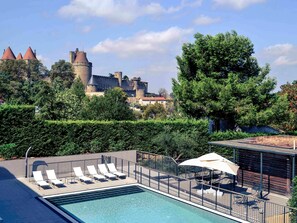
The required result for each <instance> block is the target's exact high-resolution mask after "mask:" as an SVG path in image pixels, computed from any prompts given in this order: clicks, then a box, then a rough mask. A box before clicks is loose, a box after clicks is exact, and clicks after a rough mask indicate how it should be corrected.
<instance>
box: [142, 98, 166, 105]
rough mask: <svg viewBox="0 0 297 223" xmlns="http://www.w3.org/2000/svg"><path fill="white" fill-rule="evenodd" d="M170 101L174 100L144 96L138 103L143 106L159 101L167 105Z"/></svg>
mask: <svg viewBox="0 0 297 223" xmlns="http://www.w3.org/2000/svg"><path fill="white" fill-rule="evenodd" d="M169 101H172V100H171V99H166V98H164V97H143V98H140V99H139V100H138V103H139V104H140V105H142V106H146V105H151V104H156V103H159V104H161V105H163V106H166V104H167V103H168V102H169Z"/></svg>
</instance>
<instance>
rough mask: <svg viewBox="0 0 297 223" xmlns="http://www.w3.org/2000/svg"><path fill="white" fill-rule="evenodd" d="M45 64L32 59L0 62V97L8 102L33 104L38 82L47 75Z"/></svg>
mask: <svg viewBox="0 0 297 223" xmlns="http://www.w3.org/2000/svg"><path fill="white" fill-rule="evenodd" d="M47 74H48V72H47V69H46V67H45V66H43V64H42V63H41V62H40V61H38V60H32V61H28V62H27V63H26V62H25V61H23V60H7V61H2V62H1V63H0V97H1V98H2V99H4V101H6V102H7V103H10V104H33V103H34V101H33V98H34V94H35V93H36V90H37V89H38V85H39V82H41V81H43V79H44V78H45V77H46V76H47Z"/></svg>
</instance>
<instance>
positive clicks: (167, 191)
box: [167, 175, 169, 194]
mask: <svg viewBox="0 0 297 223" xmlns="http://www.w3.org/2000/svg"><path fill="white" fill-rule="evenodd" d="M167 177H168V180H167V193H168V194H169V175H168V176H167Z"/></svg>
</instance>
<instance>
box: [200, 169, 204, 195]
mask: <svg viewBox="0 0 297 223" xmlns="http://www.w3.org/2000/svg"><path fill="white" fill-rule="evenodd" d="M203 173H204V168H203V167H202V182H201V183H202V190H204V188H203V186H204V182H203Z"/></svg>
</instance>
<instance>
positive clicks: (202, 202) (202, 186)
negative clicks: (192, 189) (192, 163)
mask: <svg viewBox="0 0 297 223" xmlns="http://www.w3.org/2000/svg"><path fill="white" fill-rule="evenodd" d="M203 186H204V184H203V183H202V198H201V199H202V200H201V205H202V206H203V202H204V190H203Z"/></svg>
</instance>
